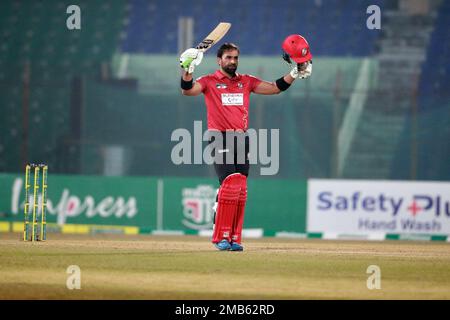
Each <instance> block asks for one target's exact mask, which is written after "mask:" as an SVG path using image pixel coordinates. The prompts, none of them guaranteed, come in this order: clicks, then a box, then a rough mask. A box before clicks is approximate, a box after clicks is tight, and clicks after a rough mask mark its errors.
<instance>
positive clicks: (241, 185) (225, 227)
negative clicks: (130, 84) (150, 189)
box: [180, 34, 312, 251]
mask: <svg viewBox="0 0 450 320" xmlns="http://www.w3.org/2000/svg"><path fill="white" fill-rule="evenodd" d="M282 48H283V51H284V52H283V59H284V60H286V61H287V62H288V63H290V64H291V66H292V70H291V71H290V72H289V73H288V74H286V75H284V76H282V77H281V78H279V79H277V80H275V81H273V82H268V81H264V80H261V79H258V78H257V77H254V76H252V75H247V74H239V73H238V72H237V68H238V65H239V47H238V46H236V45H235V44H233V43H224V44H223V45H222V46H221V47H220V48H219V49H218V51H217V64H218V66H219V68H218V70H217V71H216V72H214V73H213V74H208V75H205V76H203V77H200V78H198V79H196V80H195V81H194V80H193V76H192V75H193V72H194V70H195V67H196V66H198V65H199V64H200V63H201V61H202V59H203V52H201V51H199V50H198V49H195V48H190V49H188V50H186V51H185V52H183V53H182V54H181V57H180V65H181V67H182V68H183V70H184V71H183V74H182V77H181V92H182V94H183V95H186V96H197V95H199V94H201V93H203V95H204V96H205V103H206V110H207V122H208V132H211V133H214V134H212V136H213V137H217V136H218V135H219V136H220V138H221V139H214V141H215V140H217V141H220V145H219V147H218V148H217V149H216V152H215V154H214V168H215V171H216V173H217V176H218V178H219V184H220V187H219V190H218V194H217V198H216V205H215V218H214V230H213V236H212V242H213V244H214V245H215V246H216V248H217V249H219V250H230V251H243V246H242V244H241V235H242V227H243V222H244V212H245V204H246V200H247V177H248V173H249V158H248V152H249V139H248V136H247V135H246V131H247V129H248V115H249V111H248V108H249V104H250V94H251V93H255V94H263V95H272V94H279V93H281V92H283V91H285V90H287V89H288V88H289V87H290V86H291V85H292V83H293V82H294V81H295V79H297V78H300V79H306V78H308V77H309V76H310V75H311V73H312V60H311V59H312V55H311V53H310V50H309V44H308V42H307V41H306V40H305V38H303V37H302V36H300V35H297V34H294V35H290V36H288V37H287V38H286V39H285V40H284V41H283V44H282ZM292 60H293V62H292ZM229 133H233V135H230V134H229ZM230 137H233V138H232V139H231V140H232V141H230ZM227 140H228V141H227ZM217 141H216V143H217ZM236 141H237V142H236ZM211 142H213V140H212V139H211V140H210V143H211ZM239 150H245V154H244V156H243V157H242V158H241V157H240V155H239V154H238V153H239V152H238V151H239ZM227 153H228V154H227ZM230 153H234V154H230ZM224 158H226V159H224ZM239 160H241V161H239Z"/></svg>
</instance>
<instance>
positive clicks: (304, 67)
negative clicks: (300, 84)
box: [289, 61, 312, 79]
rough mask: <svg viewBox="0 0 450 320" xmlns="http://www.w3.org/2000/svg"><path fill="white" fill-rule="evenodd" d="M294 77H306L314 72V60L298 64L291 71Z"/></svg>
mask: <svg viewBox="0 0 450 320" xmlns="http://www.w3.org/2000/svg"><path fill="white" fill-rule="evenodd" d="M289 74H290V75H291V77H292V78H294V79H297V78H300V79H306V78H308V77H310V76H311V74H312V61H308V62H305V63H302V64H296V65H295V67H294V68H292V70H291V72H290V73H289Z"/></svg>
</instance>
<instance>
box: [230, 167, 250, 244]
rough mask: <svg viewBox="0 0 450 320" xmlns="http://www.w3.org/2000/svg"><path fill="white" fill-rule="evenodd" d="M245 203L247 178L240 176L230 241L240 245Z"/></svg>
mask: <svg viewBox="0 0 450 320" xmlns="http://www.w3.org/2000/svg"><path fill="white" fill-rule="evenodd" d="M246 202H247V177H246V176H244V175H242V174H241V192H240V193H239V198H238V204H237V210H236V214H235V216H234V220H233V227H232V229H231V241H233V242H237V243H239V244H240V243H241V237H242V226H243V224H244V213H245V203H246Z"/></svg>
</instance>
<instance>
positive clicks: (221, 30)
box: [195, 22, 231, 52]
mask: <svg viewBox="0 0 450 320" xmlns="http://www.w3.org/2000/svg"><path fill="white" fill-rule="evenodd" d="M230 28H231V23H229V22H221V23H219V24H218V25H217V27H216V28H215V29H214V30H213V31H211V33H210V34H208V36H207V37H206V38H205V39H203V40H202V42H200V43H199V44H198V45H197V46H196V47H195V48H196V49H198V50H200V51H202V52H206V51H207V50H209V49H210V48H211V47H212V46H213V45H215V44H216V43H217V42H219V41H220V39H222V38H223V36H224V35H226V34H227V32H228V30H230Z"/></svg>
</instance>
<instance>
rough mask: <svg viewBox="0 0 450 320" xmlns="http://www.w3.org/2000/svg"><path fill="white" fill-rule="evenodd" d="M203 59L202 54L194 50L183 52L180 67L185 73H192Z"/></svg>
mask: <svg viewBox="0 0 450 320" xmlns="http://www.w3.org/2000/svg"><path fill="white" fill-rule="evenodd" d="M202 59H203V52H201V51H199V50H198V49H195V48H190V49H187V50H186V51H184V52H183V53H182V54H181V56H180V66H181V67H182V68H183V69H184V71H186V72H187V73H193V72H194V70H195V67H196V66H198V65H199V64H200V63H201V62H202Z"/></svg>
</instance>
